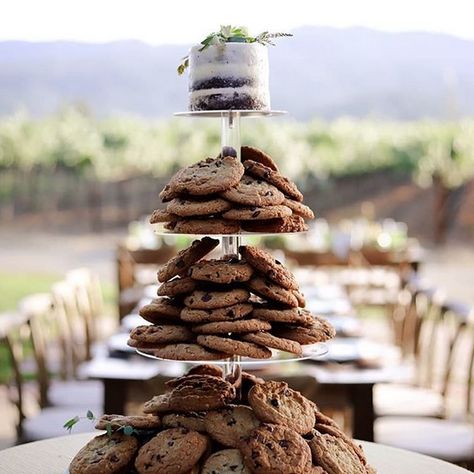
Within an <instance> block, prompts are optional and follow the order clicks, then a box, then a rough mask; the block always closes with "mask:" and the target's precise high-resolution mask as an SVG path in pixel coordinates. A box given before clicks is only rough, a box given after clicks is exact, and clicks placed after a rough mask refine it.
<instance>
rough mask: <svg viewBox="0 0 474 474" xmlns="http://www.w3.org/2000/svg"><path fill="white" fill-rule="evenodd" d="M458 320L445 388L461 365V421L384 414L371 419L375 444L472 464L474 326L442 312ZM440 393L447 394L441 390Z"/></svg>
mask: <svg viewBox="0 0 474 474" xmlns="http://www.w3.org/2000/svg"><path fill="white" fill-rule="evenodd" d="M446 316H449V317H452V318H454V319H455V320H457V321H458V322H459V320H461V322H460V323H459V326H458V329H457V330H456V331H455V337H454V338H453V340H451V345H452V346H453V348H452V353H453V355H452V357H451V358H450V362H449V364H448V367H449V371H448V373H447V374H446V379H447V380H446V385H445V391H446V392H447V391H451V390H453V391H454V389H455V388H456V384H455V382H456V378H455V376H454V369H455V368H456V367H459V366H464V367H465V376H464V381H463V382H464V386H465V388H464V391H465V410H464V413H463V419H462V420H461V421H458V420H454V419H446V418H444V419H439V418H429V417H420V416H385V417H381V418H379V419H377V420H376V422H375V436H376V441H377V442H379V443H383V444H387V445H391V446H397V447H399V448H403V449H408V450H411V451H416V452H419V453H423V454H427V455H429V456H433V457H437V458H440V459H444V460H446V461H449V462H453V463H456V464H460V465H463V466H465V467H468V468H472V467H474V424H473V422H472V421H473V406H472V389H473V380H474V377H473V369H474V325H473V323H472V321H465V320H464V321H463V320H462V318H460V317H459V315H456V314H455V313H452V312H451V314H449V315H446ZM444 395H445V396H446V395H448V394H447V393H444Z"/></svg>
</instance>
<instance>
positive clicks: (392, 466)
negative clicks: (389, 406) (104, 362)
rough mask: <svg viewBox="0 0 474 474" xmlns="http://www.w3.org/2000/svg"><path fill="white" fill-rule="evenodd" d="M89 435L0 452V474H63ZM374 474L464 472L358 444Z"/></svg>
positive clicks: (385, 448) (393, 450)
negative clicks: (373, 469) (375, 472)
mask: <svg viewBox="0 0 474 474" xmlns="http://www.w3.org/2000/svg"><path fill="white" fill-rule="evenodd" d="M92 436H93V434H90V433H89V434H76V435H74V434H73V435H69V436H63V437H61V438H53V439H49V440H45V441H38V442H35V443H28V444H24V445H21V446H16V447H14V448H9V449H5V450H3V451H0V473H1V474H26V473H34V474H65V472H67V467H68V465H69V462H70V461H71V459H72V458H73V457H74V455H75V454H76V453H77V451H79V449H81V448H82V446H84V445H85V444H86V443H87V441H88V440H89V439H90V438H91V437H92ZM361 444H362V446H363V448H364V450H365V452H366V453H367V457H368V459H369V462H370V463H371V465H372V466H373V467H375V468H376V469H377V472H378V474H463V473H468V472H469V471H466V470H465V469H461V468H460V467H457V466H454V465H452V464H448V463H445V462H443V461H439V460H437V459H433V458H429V457H427V456H422V455H420V454H415V453H411V452H408V451H403V450H400V449H396V448H390V447H388V446H382V445H378V444H374V443H365V442H362V443H361Z"/></svg>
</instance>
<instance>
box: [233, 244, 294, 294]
mask: <svg viewBox="0 0 474 474" xmlns="http://www.w3.org/2000/svg"><path fill="white" fill-rule="evenodd" d="M239 252H240V254H241V255H242V257H243V258H244V259H245V260H246V261H247V262H248V263H249V264H250V265H252V266H253V267H254V268H255V269H256V270H258V271H259V272H260V273H262V274H263V275H265V276H266V277H267V278H268V279H270V280H272V281H274V282H275V283H277V284H278V285H280V286H283V288H287V289H288V290H297V289H298V283H297V281H296V279H295V277H294V275H293V273H291V272H290V271H289V270H288V269H287V268H285V266H284V265H283V264H282V263H281V262H280V261H279V260H277V259H276V258H274V257H273V255H271V254H270V253H268V252H266V251H265V250H262V249H259V248H258V247H255V246H253V245H241V246H240V247H239Z"/></svg>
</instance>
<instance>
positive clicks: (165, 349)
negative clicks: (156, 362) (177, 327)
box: [147, 343, 229, 360]
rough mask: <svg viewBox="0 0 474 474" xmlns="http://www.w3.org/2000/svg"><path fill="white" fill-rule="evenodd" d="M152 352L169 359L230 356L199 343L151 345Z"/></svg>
mask: <svg viewBox="0 0 474 474" xmlns="http://www.w3.org/2000/svg"><path fill="white" fill-rule="evenodd" d="M150 349H152V350H148V351H147V352H150V353H151V354H153V355H154V356H155V357H159V358H160V359H169V360H221V359H226V358H227V357H229V355H228V354H224V353H223V352H219V351H213V350H208V349H206V348H204V347H202V346H201V345H199V344H191V343H177V344H176V343H175V344H164V345H160V346H159V347H151V348H150Z"/></svg>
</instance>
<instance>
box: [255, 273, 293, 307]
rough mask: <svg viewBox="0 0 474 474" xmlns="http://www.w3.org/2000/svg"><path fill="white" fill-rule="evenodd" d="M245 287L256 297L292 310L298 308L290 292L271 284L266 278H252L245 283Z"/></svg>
mask: <svg viewBox="0 0 474 474" xmlns="http://www.w3.org/2000/svg"><path fill="white" fill-rule="evenodd" d="M246 285H247V287H248V288H249V289H250V290H251V291H252V293H255V294H256V295H258V296H261V297H262V298H266V299H268V300H271V301H276V302H277V303H281V304H284V305H287V306H290V307H292V308H296V307H298V299H297V298H296V296H295V295H294V294H293V292H292V290H287V289H286V288H283V287H282V286H280V285H277V284H276V283H274V282H272V281H271V280H269V279H268V278H263V277H260V276H254V277H253V278H251V279H250V280H249V281H248V282H247V283H246Z"/></svg>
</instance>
